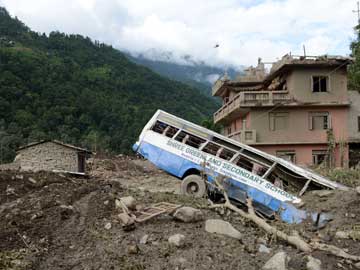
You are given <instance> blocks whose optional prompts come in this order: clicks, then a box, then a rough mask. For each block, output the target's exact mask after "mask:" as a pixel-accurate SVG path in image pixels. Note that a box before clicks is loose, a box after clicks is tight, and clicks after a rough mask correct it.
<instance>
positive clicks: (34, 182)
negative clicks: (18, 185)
mask: <svg viewBox="0 0 360 270" xmlns="http://www.w3.org/2000/svg"><path fill="white" fill-rule="evenodd" d="M28 181H29V182H31V183H33V184H36V183H37V182H36V180H35V179H34V178H32V177H29V179H28Z"/></svg>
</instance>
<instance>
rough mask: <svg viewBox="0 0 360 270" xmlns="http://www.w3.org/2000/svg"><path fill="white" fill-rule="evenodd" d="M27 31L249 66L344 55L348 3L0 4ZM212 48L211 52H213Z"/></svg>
mask: <svg viewBox="0 0 360 270" xmlns="http://www.w3.org/2000/svg"><path fill="white" fill-rule="evenodd" d="M0 6H5V7H6V8H7V9H8V10H9V12H10V13H11V14H12V15H15V16H17V17H18V18H19V19H20V20H22V21H23V22H25V23H26V24H27V25H28V26H30V27H31V28H32V29H33V30H34V31H38V32H46V33H49V32H51V31H54V30H59V31H61V32H66V33H80V34H83V35H87V36H89V37H91V38H93V39H97V40H100V41H102V42H105V43H108V44H112V45H113V46H114V47H116V48H119V49H121V50H127V51H131V52H133V53H141V52H145V53H147V54H148V55H153V54H152V52H153V51H154V50H153V49H155V50H156V51H166V52H172V53H173V58H174V59H175V60H176V61H180V59H181V56H183V55H191V56H192V57H193V58H194V59H195V60H199V61H201V60H202V61H205V62H206V63H208V64H211V65H235V66H239V65H255V64H256V62H257V58H258V57H262V59H263V60H264V61H274V60H276V58H278V57H281V56H282V55H284V54H286V53H288V52H290V51H291V52H292V53H293V54H299V53H302V44H305V46H306V51H307V54H308V55H319V54H341V55H347V54H349V53H350V51H349V43H350V42H351V40H352V39H353V38H354V32H353V26H354V25H355V24H356V21H357V15H356V14H355V13H353V12H352V10H354V9H356V1H354V0H264V1H263V0H0ZM215 44H219V45H220V46H219V47H218V48H216V49H215V48H214V46H215Z"/></svg>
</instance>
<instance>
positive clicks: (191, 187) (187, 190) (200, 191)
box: [180, 174, 206, 198]
mask: <svg viewBox="0 0 360 270" xmlns="http://www.w3.org/2000/svg"><path fill="white" fill-rule="evenodd" d="M180 193H181V194H183V195H189V196H193V197H195V198H201V197H203V196H204V195H205V193H206V186H205V182H204V180H203V179H202V178H201V176H199V175H196V174H191V175H189V176H186V177H185V178H184V179H183V180H182V181H181V187H180Z"/></svg>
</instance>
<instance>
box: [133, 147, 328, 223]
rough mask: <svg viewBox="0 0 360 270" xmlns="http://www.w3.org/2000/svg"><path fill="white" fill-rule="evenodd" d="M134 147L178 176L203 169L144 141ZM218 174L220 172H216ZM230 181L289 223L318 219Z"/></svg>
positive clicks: (256, 190)
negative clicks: (192, 170) (191, 170)
mask: <svg viewBox="0 0 360 270" xmlns="http://www.w3.org/2000/svg"><path fill="white" fill-rule="evenodd" d="M133 149H134V150H135V149H136V151H137V152H138V153H140V154H141V155H142V156H143V157H144V158H146V159H148V160H149V161H150V162H152V163H153V164H154V165H156V166H157V167H158V168H160V169H162V170H164V171H166V172H168V173H170V174H172V175H174V176H176V177H178V178H182V177H183V175H184V174H185V173H186V171H188V170H190V169H196V170H198V171H201V170H202V167H201V166H200V165H198V164H196V163H194V162H192V161H189V160H187V159H185V158H182V157H179V156H178V155H175V154H172V153H170V152H168V151H165V150H163V149H161V148H159V147H157V146H154V145H152V144H150V143H147V142H144V141H143V142H141V144H140V145H134V146H133ZM216 175H218V174H217V173H216ZM216 175H215V176H216ZM209 181H213V180H212V177H209ZM229 183H230V184H231V185H233V186H235V187H237V188H239V189H241V190H243V191H245V192H246V194H247V196H248V197H250V198H251V199H252V200H253V201H256V202H258V203H260V204H263V205H265V206H267V207H268V208H270V209H271V210H273V211H274V212H277V213H279V215H280V217H281V219H282V220H283V221H285V222H287V223H300V222H302V221H304V220H305V219H306V218H308V217H310V218H311V219H312V220H316V217H317V213H313V214H309V213H308V212H307V211H305V210H300V209H297V208H296V207H295V206H294V205H293V204H291V203H287V202H282V201H280V200H278V199H276V198H274V197H272V196H271V195H269V194H266V193H264V192H262V191H260V190H258V189H256V188H254V187H251V186H249V185H246V184H244V183H241V182H239V181H236V180H234V179H230V181H229ZM230 194H231V191H230V192H229V195H230ZM328 219H329V217H328V216H322V217H321V220H320V222H321V221H322V220H324V221H325V220H328Z"/></svg>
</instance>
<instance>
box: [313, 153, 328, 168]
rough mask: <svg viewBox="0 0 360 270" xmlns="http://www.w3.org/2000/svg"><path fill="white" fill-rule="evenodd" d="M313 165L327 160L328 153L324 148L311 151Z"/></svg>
mask: <svg viewBox="0 0 360 270" xmlns="http://www.w3.org/2000/svg"><path fill="white" fill-rule="evenodd" d="M312 158H313V165H321V164H322V163H324V162H327V160H328V153H327V151H326V150H313V151H312Z"/></svg>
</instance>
